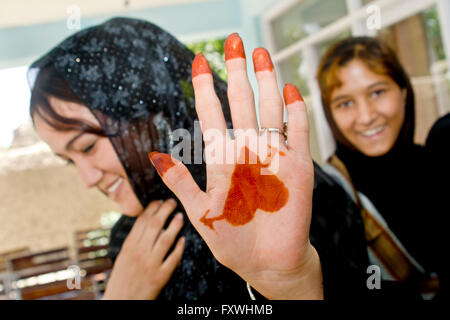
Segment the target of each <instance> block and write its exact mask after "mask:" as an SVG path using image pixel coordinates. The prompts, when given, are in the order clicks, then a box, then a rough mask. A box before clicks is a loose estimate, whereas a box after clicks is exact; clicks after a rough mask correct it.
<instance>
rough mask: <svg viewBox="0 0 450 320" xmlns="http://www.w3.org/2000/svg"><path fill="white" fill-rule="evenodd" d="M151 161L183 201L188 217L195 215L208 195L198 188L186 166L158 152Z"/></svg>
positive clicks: (151, 155) (150, 157) (152, 156)
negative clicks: (199, 205) (196, 209)
mask: <svg viewBox="0 0 450 320" xmlns="http://www.w3.org/2000/svg"><path fill="white" fill-rule="evenodd" d="M149 159H150V161H151V163H152V164H153V166H154V167H155V168H156V171H158V174H159V175H160V177H161V179H162V180H163V181H164V183H165V185H166V186H167V187H168V188H169V189H170V190H171V191H172V192H173V193H174V194H175V195H176V196H177V198H178V199H179V200H180V201H181V204H182V205H183V207H184V208H185V209H186V213H187V214H188V216H190V215H191V214H193V213H194V212H195V208H198V204H199V203H203V202H202V199H204V197H205V196H206V194H205V193H204V192H203V191H202V190H201V189H200V188H199V187H198V185H197V183H196V182H195V180H194V179H193V178H192V175H191V173H190V172H189V170H188V169H187V168H186V166H185V165H184V164H183V163H182V162H181V161H179V160H177V159H175V158H173V157H172V156H170V155H169V154H166V153H160V152H156V151H154V152H152V153H150V154H149ZM190 218H191V217H190Z"/></svg>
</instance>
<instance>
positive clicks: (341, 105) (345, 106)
mask: <svg viewBox="0 0 450 320" xmlns="http://www.w3.org/2000/svg"><path fill="white" fill-rule="evenodd" d="M348 103H351V101H350V100H349V101H344V102H341V103H339V104H338V105H337V108H338V109H340V108H347V107H348V105H346V104H348Z"/></svg>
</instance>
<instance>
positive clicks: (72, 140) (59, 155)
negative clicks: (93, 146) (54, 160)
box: [55, 132, 84, 158]
mask: <svg viewBox="0 0 450 320" xmlns="http://www.w3.org/2000/svg"><path fill="white" fill-rule="evenodd" d="M83 134H84V132H80V133H78V134H77V135H76V136H75V137H73V138H72V139H70V140H69V142H67V144H66V146H65V147H64V150H66V151H69V150H70V148H72V145H73V144H74V143H75V141H76V140H77V139H78V138H79V137H81V136H82V135H83ZM55 154H56V155H57V156H58V157H61V158H64V156H63V155H62V154H60V153H55Z"/></svg>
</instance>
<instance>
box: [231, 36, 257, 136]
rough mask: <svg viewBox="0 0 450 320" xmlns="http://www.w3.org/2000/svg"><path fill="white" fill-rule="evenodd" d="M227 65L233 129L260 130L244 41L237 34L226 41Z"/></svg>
mask: <svg viewBox="0 0 450 320" xmlns="http://www.w3.org/2000/svg"><path fill="white" fill-rule="evenodd" d="M225 65H226V68H227V74H228V101H229V103H230V109H231V118H232V120H233V129H238V128H241V129H247V128H253V129H255V130H256V129H257V128H258V122H257V120H256V111H255V98H254V96H253V90H252V87H251V85H250V82H249V81H248V76H247V64H246V61H245V51H244V45H243V43H242V39H241V38H240V37H239V35H238V34H237V33H233V34H231V35H229V36H228V38H227V40H226V41H225Z"/></svg>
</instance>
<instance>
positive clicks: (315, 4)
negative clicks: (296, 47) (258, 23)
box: [272, 0, 347, 50]
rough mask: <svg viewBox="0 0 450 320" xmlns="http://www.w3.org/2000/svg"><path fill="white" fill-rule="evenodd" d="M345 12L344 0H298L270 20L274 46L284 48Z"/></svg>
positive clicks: (342, 15)
mask: <svg viewBox="0 0 450 320" xmlns="http://www.w3.org/2000/svg"><path fill="white" fill-rule="evenodd" d="M346 14H347V5H346V0H333V1H325V0H303V1H299V3H298V4H296V5H294V6H293V7H291V8H290V9H289V10H288V11H287V12H286V13H284V14H282V15H280V16H279V17H277V18H276V19H275V20H274V21H273V22H272V28H273V37H274V42H275V47H276V49H277V50H279V49H282V48H285V47H287V46H288V45H290V44H292V43H294V42H296V41H298V40H300V39H302V38H304V37H307V36H309V35H311V34H313V33H315V32H316V31H318V30H320V29H321V28H323V27H324V26H326V25H328V24H329V23H331V22H334V21H335V20H337V19H339V18H342V17H344V16H345V15H346Z"/></svg>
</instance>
